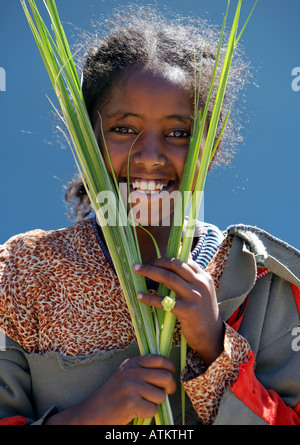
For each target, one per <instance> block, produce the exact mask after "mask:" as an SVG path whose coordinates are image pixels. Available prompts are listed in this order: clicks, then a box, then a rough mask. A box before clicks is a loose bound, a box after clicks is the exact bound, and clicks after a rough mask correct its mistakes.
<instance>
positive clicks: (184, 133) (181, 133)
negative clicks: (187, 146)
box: [167, 130, 190, 138]
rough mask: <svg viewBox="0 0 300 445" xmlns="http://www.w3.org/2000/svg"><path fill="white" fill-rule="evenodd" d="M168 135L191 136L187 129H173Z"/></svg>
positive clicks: (174, 136)
mask: <svg viewBox="0 0 300 445" xmlns="http://www.w3.org/2000/svg"><path fill="white" fill-rule="evenodd" d="M167 136H168V137H173V138H189V137H190V133H189V132H188V131H185V130H172V131H170V133H168V134H167Z"/></svg>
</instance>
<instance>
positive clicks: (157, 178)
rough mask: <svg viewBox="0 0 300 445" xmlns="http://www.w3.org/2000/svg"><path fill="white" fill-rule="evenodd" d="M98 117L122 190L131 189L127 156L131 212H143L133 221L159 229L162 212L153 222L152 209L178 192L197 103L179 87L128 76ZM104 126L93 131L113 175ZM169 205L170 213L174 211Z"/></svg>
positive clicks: (139, 74)
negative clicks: (136, 209) (106, 148)
mask: <svg viewBox="0 0 300 445" xmlns="http://www.w3.org/2000/svg"><path fill="white" fill-rule="evenodd" d="M98 111H99V114H100V115H101V119H102V126H103V135H104V138H105V141H106V145H107V147H108V151H109V155H110V159H111V162H112V165H113V169H114V172H115V175H116V178H117V180H118V182H119V184H123V185H124V184H127V177H128V156H129V178H130V179H129V180H130V192H131V193H130V196H131V201H132V202H133V206H134V203H136V205H138V206H139V207H138V209H139V212H136V214H135V218H136V217H137V216H138V217H139V218H140V220H139V221H138V222H139V223H140V224H142V225H147V226H149V225H157V223H158V222H159V221H160V223H161V222H162V219H163V215H162V209H160V211H159V212H155V211H153V212H152V216H151V211H152V210H151V209H154V207H155V206H156V204H157V202H158V199H159V198H160V197H161V196H163V195H164V196H165V197H167V196H172V195H171V194H172V192H175V191H177V190H179V186H180V183H181V179H182V174H183V169H184V165H185V160H186V156H187V151H188V148H189V142H190V135H191V128H192V123H193V101H192V100H191V98H190V96H189V94H188V93H187V91H186V90H185V89H184V88H183V87H182V86H181V85H180V84H179V83H178V82H177V83H175V82H174V81H171V80H168V79H167V78H165V77H162V76H154V75H153V74H152V73H150V72H147V71H142V70H129V71H128V72H127V73H126V74H125V75H124V76H123V78H122V79H121V80H120V81H119V82H118V83H117V84H116V85H114V87H113V88H112V90H111V92H110V95H109V98H108V99H107V101H106V102H105V103H104V104H103V105H102V106H101V107H100V108H99V109H98ZM100 122H101V121H100V118H98V119H96V124H95V126H94V130H95V134H96V136H97V138H98V143H99V146H100V147H101V149H102V154H103V156H104V159H105V162H106V165H107V167H108V169H109V171H110V172H111V167H110V164H109V162H108V158H107V153H106V150H105V148H104V144H103V139H102V135H101V123H100ZM124 188H125V190H127V188H126V187H125V186H124ZM173 195H174V194H173ZM127 199H128V196H127ZM137 199H138V201H137ZM171 201H172V203H171ZM171 201H170V200H169V202H170V209H169V210H170V213H172V212H173V207H174V203H173V200H171ZM143 209H144V210H145V212H143ZM156 209H157V207H156ZM138 213H139V215H138ZM142 214H143V215H142Z"/></svg>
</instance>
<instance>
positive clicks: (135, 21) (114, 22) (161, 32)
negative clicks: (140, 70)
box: [65, 4, 250, 218]
mask: <svg viewBox="0 0 300 445" xmlns="http://www.w3.org/2000/svg"><path fill="white" fill-rule="evenodd" d="M104 23H105V24H106V29H105V32H104V35H103V36H101V37H99V36H98V31H99V29H102V30H103V24H104ZM95 27H96V29H97V31H96V34H86V33H85V34H84V36H82V38H81V41H82V39H84V41H85V42H86V44H89V45H90V48H89V49H88V51H87V52H86V53H85V54H84V57H83V67H82V68H81V70H82V91H83V96H84V99H85V103H86V106H87V110H88V113H89V117H90V120H91V122H92V124H93V123H94V120H95V118H96V112H95V111H96V109H97V108H98V107H99V106H101V104H102V103H103V102H104V101H105V99H106V98H107V97H108V96H109V93H110V90H111V88H112V86H113V85H114V84H115V82H116V81H118V80H119V79H120V78H121V77H122V75H123V74H124V73H125V71H126V70H127V69H128V67H133V66H134V67H136V66H142V67H145V68H147V70H150V71H151V72H153V73H167V72H168V71H169V70H170V69H172V70H173V71H174V69H176V68H177V69H180V72H182V71H183V72H184V74H185V78H186V85H184V86H185V87H186V88H187V89H188V91H189V92H190V94H191V96H194V93H195V73H196V78H198V79H199V76H200V75H201V87H200V96H199V105H200V107H204V105H205V102H206V98H207V95H208V91H209V88H210V84H211V78H212V73H213V69H214V65H215V60H216V55H217V50H218V43H219V37H220V32H219V30H218V29H216V27H214V26H212V25H211V24H209V23H208V22H207V21H204V20H201V19H199V18H198V19H191V18H185V19H184V18H182V17H178V16H176V15H175V14H174V13H173V14H172V13H170V11H168V12H167V14H166V15H163V14H162V13H161V12H159V11H158V9H157V8H155V7H150V6H147V7H146V6H140V5H136V4H133V5H126V6H122V8H120V9H116V10H114V12H113V14H112V16H111V18H110V19H109V20H106V21H102V22H101V24H100V23H98V24H97V23H95ZM224 53H225V50H224V49H222V51H221V55H220V63H219V68H218V71H217V76H216V81H215V84H214V88H213V92H212V100H211V101H210V107H209V111H208V118H209V117H210V114H211V110H212V107H213V100H214V97H215V94H216V91H217V85H218V76H219V74H220V70H221V68H220V65H221V62H222V59H223V56H224ZM249 77H250V70H249V63H248V62H246V61H245V57H244V55H243V51H242V50H241V49H240V50H238V51H236V54H235V58H234V60H233V63H232V66H231V70H230V75H229V79H228V84H227V89H226V97H225V100H224V106H223V111H222V113H221V117H220V122H219V128H221V126H222V124H223V121H224V119H225V116H226V113H227V110H228V107H229V105H232V103H233V102H235V101H236V100H237V98H238V94H239V92H240V90H241V89H242V88H243V87H244V86H245V84H246V82H247V79H248V78H249ZM240 129H241V124H240V120H239V113H238V112H237V111H236V112H235V113H232V112H231V116H230V119H229V121H228V123H227V126H226V130H225V132H224V134H223V137H222V143H221V145H220V147H219V150H218V152H217V154H216V156H215V159H214V161H213V162H214V165H222V164H223V165H226V164H228V163H229V162H230V161H231V159H232V157H233V155H234V152H235V147H236V145H237V143H239V142H240V141H241V136H240ZM65 196H66V200H67V201H68V202H71V203H74V202H76V207H75V213H76V215H77V216H78V217H79V218H82V217H86V216H88V215H89V214H90V213H91V211H92V209H91V206H90V204H89V202H88V199H87V195H86V193H85V190H84V187H83V184H82V182H81V180H80V178H78V177H77V178H76V179H75V180H74V181H72V182H71V184H70V186H69V188H68V189H67V192H66V195H65Z"/></svg>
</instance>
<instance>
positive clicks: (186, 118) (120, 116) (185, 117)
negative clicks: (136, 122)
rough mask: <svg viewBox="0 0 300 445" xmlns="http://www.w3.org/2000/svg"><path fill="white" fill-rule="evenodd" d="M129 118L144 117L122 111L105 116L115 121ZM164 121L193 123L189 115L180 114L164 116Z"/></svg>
mask: <svg viewBox="0 0 300 445" xmlns="http://www.w3.org/2000/svg"><path fill="white" fill-rule="evenodd" d="M129 116H132V117H137V118H139V119H144V115H142V114H137V113H129V112H128V113H124V112H123V111H116V112H114V113H111V114H108V115H107V117H108V118H109V119H112V118H116V119H117V120H122V119H125V118H126V117H129ZM166 119H167V120H173V119H177V120H178V121H181V122H186V121H189V122H193V121H194V119H193V117H192V116H190V115H181V114H171V115H170V116H166Z"/></svg>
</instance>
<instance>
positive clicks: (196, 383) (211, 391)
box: [181, 323, 251, 425]
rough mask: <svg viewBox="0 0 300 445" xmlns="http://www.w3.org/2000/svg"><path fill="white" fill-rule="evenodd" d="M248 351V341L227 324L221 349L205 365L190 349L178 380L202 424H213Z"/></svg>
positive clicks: (248, 353) (247, 358)
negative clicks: (215, 356)
mask: <svg viewBox="0 0 300 445" xmlns="http://www.w3.org/2000/svg"><path fill="white" fill-rule="evenodd" d="M250 353H251V348H250V346H249V344H248V342H247V340H246V339H244V338H243V337H242V336H241V335H239V334H238V333H237V332H236V331H235V330H234V329H233V328H231V327H230V326H229V325H228V324H226V323H225V337H224V350H223V352H222V354H220V356H219V357H218V358H217V359H216V360H215V361H214V362H213V363H212V364H211V365H210V366H209V367H208V368H207V367H206V366H205V365H204V363H203V362H202V360H201V358H200V357H199V355H198V354H197V353H195V352H194V351H190V352H189V354H188V357H187V365H186V367H185V369H184V370H183V373H182V375H181V381H182V384H183V386H184V389H185V391H186V393H187V395H188V396H189V398H190V401H191V403H192V405H193V407H194V409H195V411H196V413H197V415H198V417H199V419H200V421H201V423H202V424H203V425H210V424H212V423H213V421H214V419H215V417H216V415H217V413H218V408H219V404H220V402H221V399H222V397H223V394H224V392H225V390H226V388H227V387H228V386H229V385H232V384H233V383H235V381H236V380H237V378H238V375H239V367H240V365H241V364H243V363H246V362H248V360H249V358H250Z"/></svg>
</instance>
